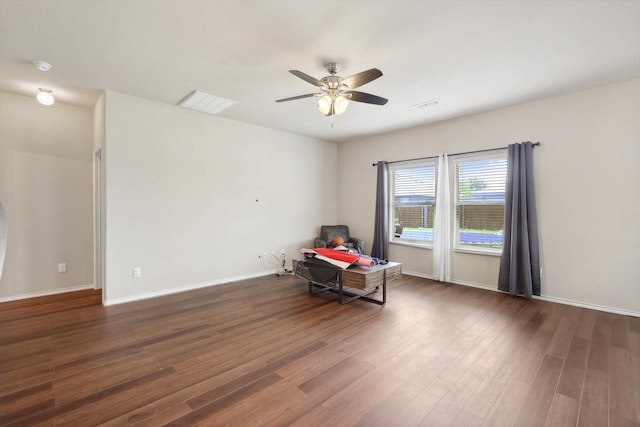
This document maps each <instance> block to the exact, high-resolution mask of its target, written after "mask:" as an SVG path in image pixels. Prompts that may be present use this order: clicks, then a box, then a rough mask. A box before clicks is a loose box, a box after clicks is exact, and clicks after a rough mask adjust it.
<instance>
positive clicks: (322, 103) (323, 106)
mask: <svg viewBox="0 0 640 427" xmlns="http://www.w3.org/2000/svg"><path fill="white" fill-rule="evenodd" d="M318 110H319V111H320V112H321V113H322V114H324V115H325V116H326V115H328V114H329V112H331V97H330V96H329V95H324V96H321V97H320V99H318Z"/></svg>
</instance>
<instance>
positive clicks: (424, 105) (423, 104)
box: [413, 99, 440, 110]
mask: <svg viewBox="0 0 640 427" xmlns="http://www.w3.org/2000/svg"><path fill="white" fill-rule="evenodd" d="M439 104H440V100H439V99H431V100H429V101H424V102H421V103H419V104H416V105H414V106H413V108H417V109H419V110H423V109H425V108H430V107H435V106H436V105H439Z"/></svg>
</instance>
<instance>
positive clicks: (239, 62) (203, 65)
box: [0, 0, 640, 141]
mask: <svg viewBox="0 0 640 427" xmlns="http://www.w3.org/2000/svg"><path fill="white" fill-rule="evenodd" d="M33 60H44V61H47V62H49V63H51V64H52V65H53V68H52V69H51V70H50V71H48V72H46V73H44V72H41V71H37V70H36V69H35V68H34V67H33V65H32V61H33ZM329 61H335V62H339V63H341V64H342V66H343V69H342V71H341V72H340V73H339V75H341V76H343V77H348V76H350V75H352V74H356V73H358V72H360V71H363V70H366V69H369V68H373V67H376V68H379V69H380V70H382V72H383V73H384V75H383V76H382V77H380V78H379V79H377V80H375V81H373V82H371V83H368V84H367V85H365V86H362V87H361V88H359V89H358V90H361V91H363V92H368V93H372V94H375V95H379V96H383V97H385V98H388V99H389V103H388V104H387V105H385V106H377V105H369V104H362V103H356V102H351V103H350V104H349V108H348V110H347V112H346V113H345V114H344V115H341V116H338V117H336V118H335V123H334V126H333V127H332V126H331V118H328V117H325V116H323V115H322V114H320V113H319V112H318V111H317V108H316V100H315V99H314V98H307V99H302V100H297V101H291V102H286V103H277V104H276V103H275V102H274V101H275V100H276V99H280V98H286V97H290V96H295V95H301V94H306V93H313V92H316V90H315V87H314V86H312V85H310V84H309V83H307V82H305V81H303V80H301V79H299V78H297V77H295V76H293V75H292V74H290V73H289V72H288V70H291V69H296V70H300V71H303V72H305V73H307V74H310V75H311V76H314V77H316V78H321V77H323V76H325V75H326V74H327V73H326V71H325V69H324V67H323V64H324V63H326V62H329ZM637 77H640V0H588V1H577V0H572V1H568V0H551V1H545V0H536V1H534V0H502V1H499V0H493V1H490V0H468V1H444V0H441V1H435V0H434V1H428V0H366V1H365V0H342V1H338V0H0V90H2V91H5V92H12V93H17V94H23V95H28V96H35V94H36V92H37V88H38V87H47V88H50V89H52V90H53V93H54V95H55V96H56V98H57V101H58V102H62V103H68V104H75V105H83V106H88V107H92V106H93V105H95V102H96V100H97V98H98V96H99V94H100V93H101V91H102V90H104V89H108V90H113V91H116V92H120V93H125V94H130V95H134V96H138V97H141V98H146V99H150V100H154V101H158V102H162V103H167V104H173V105H175V104H177V103H178V102H179V101H180V100H181V99H183V98H184V97H185V96H186V95H187V94H189V93H190V92H191V91H193V90H200V91H204V92H208V93H211V94H214V95H218V96H221V97H223V98H227V99H231V100H234V101H237V104H236V105H235V106H233V107H232V108H231V109H229V110H227V111H225V112H223V113H221V114H220V116H222V117H227V118H230V119H235V120H240V121H243V122H248V123H254V124H257V125H261V126H266V127H270V128H275V129H280V130H284V131H288V132H293V133H297V134H301V135H309V136H313V137H317V138H321V139H324V140H329V141H344V140H349V139H354V138H358V137H362V136H366V135H370V134H374V133H381V132H387V131H391V130H396V129H400V128H405V127H410V126H416V125H420V124H424V123H429V122H434V121H438V120H443V119H446V118H451V117H456V116H460V115H464V114H469V113H472V112H478V111H483V110H488V109H492V108H496V107H500V106H505V105H510V104H514V103H520V102H523V101H528V100H533V99H537V98H542V97H548V96H553V95H555V94H560V93H566V92H570V91H574V90H578V89H582V88H587V87H591V86H597V85H602V84H607V83H611V82H615V81H621V80H627V79H632V78H637ZM434 98H438V99H440V100H441V104H440V105H438V106H436V107H432V108H428V109H423V110H420V109H416V108H413V107H412V106H413V105H414V104H417V103H420V102H423V101H428V100H431V99H434ZM43 108H44V107H43Z"/></svg>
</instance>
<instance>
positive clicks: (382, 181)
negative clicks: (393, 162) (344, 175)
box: [371, 162, 389, 259]
mask: <svg viewBox="0 0 640 427" xmlns="http://www.w3.org/2000/svg"><path fill="white" fill-rule="evenodd" d="M388 182H389V164H388V163H387V162H378V181H377V184H376V221H375V224H374V229H373V247H372V248H371V256H372V257H376V258H380V259H389V184H388Z"/></svg>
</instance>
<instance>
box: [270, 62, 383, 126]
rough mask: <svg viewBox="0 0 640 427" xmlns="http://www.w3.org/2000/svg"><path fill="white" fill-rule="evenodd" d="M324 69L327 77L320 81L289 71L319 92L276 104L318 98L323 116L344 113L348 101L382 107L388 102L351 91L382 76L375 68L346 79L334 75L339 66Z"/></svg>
mask: <svg viewBox="0 0 640 427" xmlns="http://www.w3.org/2000/svg"><path fill="white" fill-rule="evenodd" d="M325 68H326V69H327V71H328V72H329V75H328V76H326V77H323V78H322V79H320V80H318V79H316V78H314V77H311V76H310V75H308V74H305V73H303V72H302V71H298V70H289V72H290V73H291V74H293V75H294V76H296V77H299V78H301V79H302V80H304V81H306V82H308V83H311V84H312V85H314V86H316V87H318V88H320V90H321V92H320V93H309V94H306V95H298V96H292V97H290V98H284V99H278V100H277V101H276V102H285V101H293V100H296V99H302V98H310V97H313V96H316V97H318V110H319V111H320V112H321V113H322V114H324V115H325V116H334V115H339V114H342V113H344V112H345V111H346V110H347V106H348V105H349V100H351V101H356V102H364V103H367V104H376V105H384V104H386V103H387V101H388V100H387V99H386V98H382V97H380V96H376V95H371V94H369V93H364V92H357V91H355V90H352V89H355V88H357V87H359V86H362V85H364V84H366V83H369V82H370V81H373V80H375V79H377V78H378V77H380V76H382V71H380V70H378V69H377V68H371V69H370V70H367V71H363V72H361V73H358V74H354V75H353V76H351V77H347V78H346V79H345V78H342V77H340V76H338V75H336V74H337V73H338V71H340V69H341V68H342V67H341V66H340V64H337V63H335V62H330V63H328V64H326V65H325Z"/></svg>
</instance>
